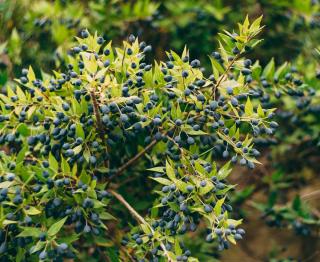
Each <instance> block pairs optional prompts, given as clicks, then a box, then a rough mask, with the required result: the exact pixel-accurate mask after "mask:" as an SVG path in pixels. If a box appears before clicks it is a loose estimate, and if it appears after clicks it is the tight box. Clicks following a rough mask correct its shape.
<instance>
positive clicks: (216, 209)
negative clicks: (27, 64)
mask: <svg viewBox="0 0 320 262" xmlns="http://www.w3.org/2000/svg"><path fill="white" fill-rule="evenodd" d="M224 199H225V198H221V199H219V200H218V201H217V203H216V205H215V206H214V209H213V211H214V214H215V215H216V216H219V215H220V214H221V210H222V205H223V203H224Z"/></svg>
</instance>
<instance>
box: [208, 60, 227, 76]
mask: <svg viewBox="0 0 320 262" xmlns="http://www.w3.org/2000/svg"><path fill="white" fill-rule="evenodd" d="M209 58H210V61H211V66H212V71H213V75H214V77H215V79H218V78H219V76H220V74H223V73H224V69H223V67H222V66H221V65H220V64H219V63H218V62H217V61H216V60H215V59H214V58H213V57H209Z"/></svg>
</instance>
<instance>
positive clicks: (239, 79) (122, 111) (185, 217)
mask: <svg viewBox="0 0 320 262" xmlns="http://www.w3.org/2000/svg"><path fill="white" fill-rule="evenodd" d="M260 22H261V17H260V18H258V19H256V20H254V21H253V22H252V23H250V22H249V19H248V18H246V19H245V21H244V22H243V23H242V24H239V28H238V30H236V31H234V32H231V33H229V32H227V31H224V33H222V34H220V37H221V41H220V42H219V51H217V52H213V53H212V54H211V55H210V57H209V60H210V62H211V65H212V74H211V75H206V74H205V73H204V72H203V70H202V68H201V62H200V61H199V60H198V59H192V58H191V57H192V54H189V51H188V49H187V48H185V49H184V50H183V52H182V54H181V55H179V54H177V53H176V52H173V51H170V52H167V57H168V60H167V61H154V62H152V63H150V62H149V61H152V58H151V57H150V54H149V53H150V51H151V49H152V48H151V46H150V45H147V44H146V43H145V42H139V40H138V39H137V38H136V37H135V36H133V35H130V36H129V37H128V39H127V40H126V41H124V42H123V45H122V46H121V47H116V48H113V47H112V43H111V42H107V41H105V40H104V38H103V37H102V36H98V34H97V33H95V34H90V33H89V32H88V31H87V30H83V31H82V32H81V35H80V37H76V40H77V41H78V44H77V45H76V46H73V47H72V48H71V49H70V50H69V52H68V54H69V55H68V57H67V59H68V64H67V65H66V70H61V71H54V72H53V73H52V74H51V75H49V74H46V73H42V74H41V77H37V76H36V75H35V73H34V71H33V69H32V67H29V68H28V69H23V70H22V74H21V77H20V78H18V79H16V82H17V85H16V86H15V87H14V88H13V89H11V88H8V89H7V93H6V94H0V106H1V115H0V144H1V145H2V151H0V159H1V162H0V174H1V176H0V179H1V180H0V190H1V191H0V201H1V205H0V207H1V212H0V223H1V231H0V242H1V245H0V255H1V259H2V261H14V260H16V261H38V260H44V261H46V260H54V261H61V260H63V259H65V258H78V259H81V258H82V259H83V257H81V256H82V251H83V250H84V249H88V254H90V252H91V253H92V254H95V255H96V256H97V257H98V259H104V260H110V261H118V260H119V259H120V260H123V261H129V260H133V261H135V260H138V261H198V259H197V257H198V254H191V252H190V250H189V249H188V247H187V245H185V244H184V243H183V240H184V239H186V236H188V235H189V234H190V232H195V231H196V232H197V233H198V234H200V235H201V237H203V241H207V242H209V243H211V242H213V244H215V245H217V247H218V249H219V250H223V249H227V248H228V247H229V245H230V243H231V244H236V242H237V241H239V240H241V239H242V238H243V237H244V235H245V231H244V230H243V229H242V228H241V223H242V219H238V218H235V217H234V216H233V215H232V213H233V212H232V211H233V207H232V205H231V199H230V196H229V194H230V192H232V191H234V190H236V187H235V185H232V184H230V183H229V182H228V180H227V177H228V175H229V174H230V173H231V171H232V169H233V166H234V165H235V164H237V163H238V164H240V165H242V166H246V167H247V168H248V169H253V168H255V166H256V165H259V164H260V162H259V161H258V160H257V159H256V158H257V157H259V155H260V153H259V151H258V150H257V149H256V147H255V144H254V141H261V140H263V141H265V140H268V139H270V137H271V136H272V135H273V134H274V132H275V130H276V129H277V127H278V124H277V122H275V121H274V120H273V119H272V118H273V117H274V116H275V108H274V107H273V106H272V104H270V103H268V102H269V100H268V93H272V94H274V95H275V96H276V97H278V98H279V97H281V95H284V96H288V95H289V96H293V97H300V98H301V97H303V99H304V100H308V99H309V98H308V97H309V95H310V93H311V95H312V89H310V88H309V86H308V85H303V84H302V83H301V80H300V79H299V74H298V73H297V72H292V70H291V69H290V66H289V64H287V63H286V64H284V65H282V66H281V67H279V68H277V70H276V69H275V64H274V62H273V61H272V62H270V63H269V64H268V65H267V66H266V67H265V68H264V69H262V67H261V66H260V65H259V62H255V63H253V62H252V61H251V60H250V59H248V58H246V57H245V56H246V55H247V54H248V53H249V52H250V51H251V50H252V49H253V48H254V47H255V46H256V45H258V44H259V43H260V40H259V39H257V35H258V34H259V33H260V31H261V30H262V27H261V26H260ZM290 70H291V72H290ZM271 86H272V87H273V88H271V89H270V87H271ZM136 180H139V181H140V182H139V183H134V181H136ZM132 183H134V184H132ZM132 185H134V186H132ZM152 193H153V194H152ZM128 199H130V201H129V200H128ZM141 199H145V204H143V205H142V206H141V203H138V202H141V201H140V200H141ZM137 200H139V201H137ZM138 204H140V205H139V206H138ZM128 213H130V214H131V218H129V217H128V216H127V214H128ZM309 220H310V219H309ZM115 232H117V233H115ZM203 232H205V234H203ZM185 235H186V236H185ZM106 247H113V249H112V250H109V249H108V250H107V251H106ZM92 250H93V251H92ZM89 251H90V252H89Z"/></svg>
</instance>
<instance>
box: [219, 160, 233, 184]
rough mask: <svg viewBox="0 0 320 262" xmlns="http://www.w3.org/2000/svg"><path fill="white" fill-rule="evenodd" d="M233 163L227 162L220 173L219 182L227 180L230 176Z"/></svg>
mask: <svg viewBox="0 0 320 262" xmlns="http://www.w3.org/2000/svg"><path fill="white" fill-rule="evenodd" d="M230 163H231V161H229V162H227V163H226V164H225V165H224V166H223V167H222V168H221V169H220V170H219V172H218V174H217V177H218V179H219V180H222V179H225V178H226V177H227V176H228V175H230V173H231V171H232V169H231V168H229V167H230Z"/></svg>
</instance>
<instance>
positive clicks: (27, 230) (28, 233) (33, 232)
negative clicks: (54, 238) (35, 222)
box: [17, 227, 41, 237]
mask: <svg viewBox="0 0 320 262" xmlns="http://www.w3.org/2000/svg"><path fill="white" fill-rule="evenodd" d="M22 229H23V231H22V232H21V233H20V234H19V235H18V236H17V237H39V235H40V233H41V230H40V228H37V227H23V228H22Z"/></svg>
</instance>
